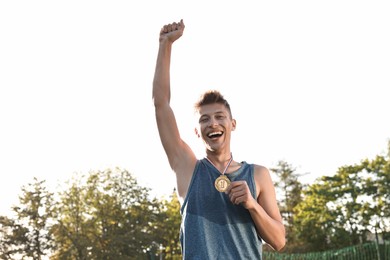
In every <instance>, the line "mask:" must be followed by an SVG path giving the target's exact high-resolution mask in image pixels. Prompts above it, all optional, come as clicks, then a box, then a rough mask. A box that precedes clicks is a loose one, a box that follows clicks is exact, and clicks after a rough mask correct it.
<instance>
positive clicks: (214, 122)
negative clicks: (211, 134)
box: [210, 117, 218, 127]
mask: <svg viewBox="0 0 390 260" xmlns="http://www.w3.org/2000/svg"><path fill="white" fill-rule="evenodd" d="M217 125H218V121H217V120H216V119H215V118H214V117H212V118H210V126H211V127H215V126H217Z"/></svg>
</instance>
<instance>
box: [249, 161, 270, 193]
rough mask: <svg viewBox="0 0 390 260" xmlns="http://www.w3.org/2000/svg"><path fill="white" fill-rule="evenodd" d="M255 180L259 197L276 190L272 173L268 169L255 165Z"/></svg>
mask: <svg viewBox="0 0 390 260" xmlns="http://www.w3.org/2000/svg"><path fill="white" fill-rule="evenodd" d="M254 179H255V182H256V188H257V196H258V197H259V195H260V194H262V193H267V192H269V190H272V191H273V190H274V185H273V182H272V178H271V174H270V171H269V170H268V168H267V167H265V166H262V165H258V164H254Z"/></svg>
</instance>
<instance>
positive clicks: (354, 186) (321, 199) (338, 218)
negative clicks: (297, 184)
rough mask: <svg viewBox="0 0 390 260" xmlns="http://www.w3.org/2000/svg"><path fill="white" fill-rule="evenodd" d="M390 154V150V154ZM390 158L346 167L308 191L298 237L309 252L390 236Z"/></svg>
mask: <svg viewBox="0 0 390 260" xmlns="http://www.w3.org/2000/svg"><path fill="white" fill-rule="evenodd" d="M389 152H390V150H389ZM389 185H390V160H389V156H388V155H387V156H377V157H376V158H374V159H372V160H369V159H365V160H362V161H361V162H360V163H358V164H355V165H345V166H342V167H340V168H339V169H338V171H337V173H336V174H335V175H333V176H323V177H321V178H320V179H319V180H317V181H316V182H315V183H314V184H312V185H310V186H309V187H308V189H307V190H305V191H304V199H303V201H302V202H301V203H300V204H298V205H297V207H296V210H297V215H296V220H297V222H296V224H297V227H298V230H297V233H298V236H299V238H300V240H301V241H302V242H303V245H302V246H303V247H305V250H326V249H330V248H332V249H334V248H340V247H343V246H350V245H356V244H359V243H363V242H365V241H366V240H367V239H368V234H370V233H374V234H376V237H377V239H378V232H379V233H381V234H382V235H384V236H385V237H386V236H387V234H388V232H389V231H390V229H389V228H390V227H389V222H390V214H389V206H388V205H389V204H390V198H389V192H388V191H389V188H390V186H389Z"/></svg>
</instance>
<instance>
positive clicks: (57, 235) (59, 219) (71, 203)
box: [52, 177, 94, 260]
mask: <svg viewBox="0 0 390 260" xmlns="http://www.w3.org/2000/svg"><path fill="white" fill-rule="evenodd" d="M81 179H82V177H80V178H79V179H77V178H73V179H72V180H71V181H69V182H68V183H67V184H68V185H69V187H67V189H65V190H64V191H62V192H59V201H58V203H57V204H56V208H55V209H56V210H55V212H56V214H55V218H56V223H55V225H53V227H52V233H53V237H54V240H55V244H56V250H55V253H54V254H53V256H52V259H76V260H83V259H88V253H89V251H90V250H91V248H92V246H93V244H92V242H91V241H92V239H91V234H93V233H94V231H93V229H92V227H91V225H88V219H89V218H90V215H89V208H88V207H87V205H86V203H85V197H86V191H85V187H84V186H83V185H82V184H81Z"/></svg>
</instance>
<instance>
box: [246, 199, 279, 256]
mask: <svg viewBox="0 0 390 260" xmlns="http://www.w3.org/2000/svg"><path fill="white" fill-rule="evenodd" d="M249 212H250V214H251V217H252V219H253V222H254V223H255V226H256V230H257V233H258V235H259V236H260V237H261V238H262V239H263V240H264V241H265V242H266V243H268V244H269V245H271V246H272V247H273V248H274V249H275V250H277V251H279V250H281V249H282V248H283V247H284V245H285V243H286V239H285V235H286V234H285V228H284V225H283V223H282V222H281V221H278V220H275V219H273V218H271V217H270V216H269V215H268V214H267V212H266V211H265V210H264V209H263V207H262V206H261V205H259V204H258V203H256V206H255V207H254V208H252V209H250V210H249Z"/></svg>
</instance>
